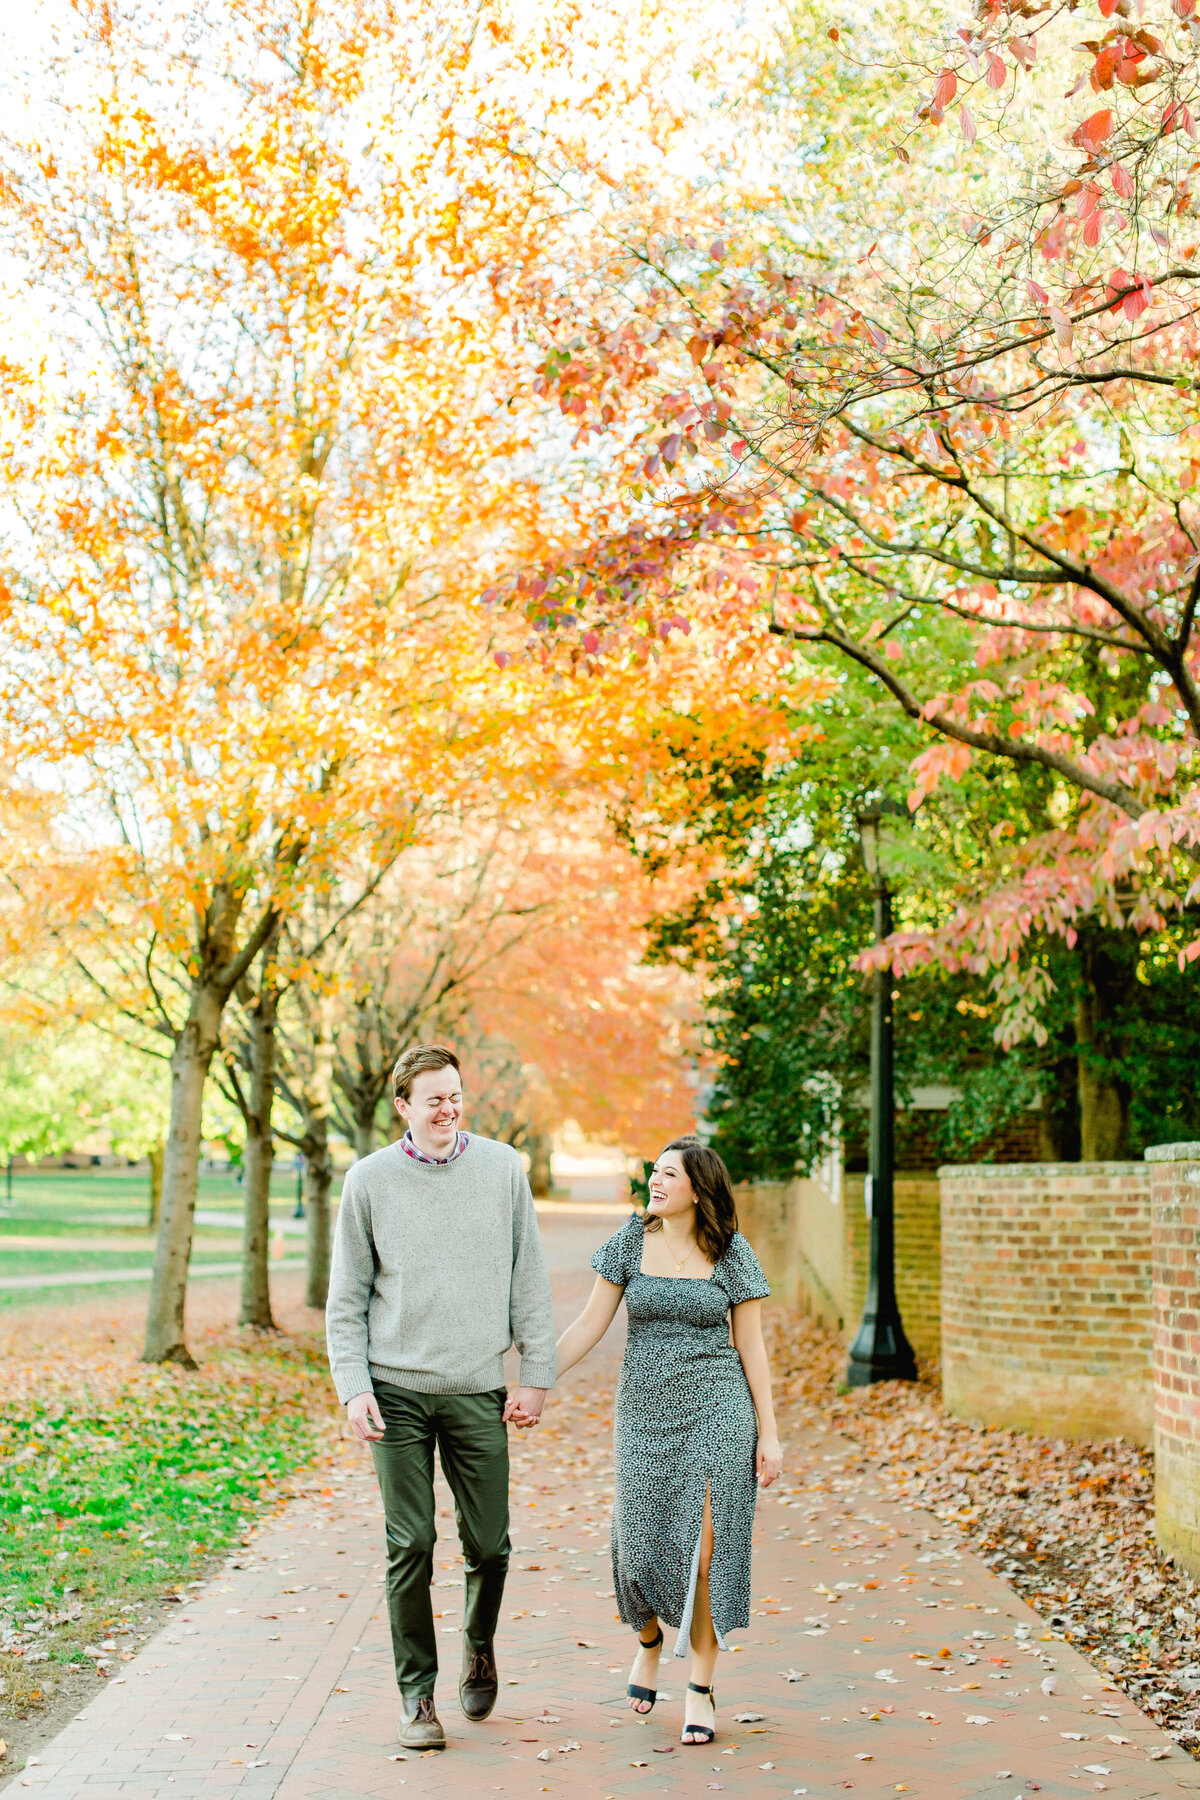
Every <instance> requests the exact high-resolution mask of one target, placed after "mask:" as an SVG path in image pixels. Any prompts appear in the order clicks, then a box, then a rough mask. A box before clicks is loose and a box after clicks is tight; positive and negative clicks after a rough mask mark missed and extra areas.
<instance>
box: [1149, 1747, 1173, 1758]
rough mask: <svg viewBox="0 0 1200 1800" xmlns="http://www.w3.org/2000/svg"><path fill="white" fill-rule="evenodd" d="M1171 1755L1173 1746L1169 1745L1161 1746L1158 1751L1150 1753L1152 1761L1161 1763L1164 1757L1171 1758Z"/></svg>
mask: <svg viewBox="0 0 1200 1800" xmlns="http://www.w3.org/2000/svg"><path fill="white" fill-rule="evenodd" d="M1170 1754H1171V1746H1170V1745H1169V1744H1160V1745H1159V1746H1158V1749H1157V1750H1152V1751H1151V1752H1150V1761H1151V1762H1161V1761H1162V1759H1163V1757H1164V1756H1170Z"/></svg>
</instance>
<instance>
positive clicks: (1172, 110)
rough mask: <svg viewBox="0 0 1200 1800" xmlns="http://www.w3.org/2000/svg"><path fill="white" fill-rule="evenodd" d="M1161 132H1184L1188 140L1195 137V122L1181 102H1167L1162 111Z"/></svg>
mask: <svg viewBox="0 0 1200 1800" xmlns="http://www.w3.org/2000/svg"><path fill="white" fill-rule="evenodd" d="M1163 131H1164V133H1165V132H1168V131H1186V132H1187V134H1188V136H1189V137H1190V138H1193V139H1194V138H1195V136H1196V121H1195V120H1194V119H1193V118H1192V115H1191V113H1190V112H1189V110H1188V108H1187V107H1186V106H1184V104H1183V102H1182V101H1181V100H1169V101H1168V102H1167V105H1166V108H1165V109H1164V111H1163Z"/></svg>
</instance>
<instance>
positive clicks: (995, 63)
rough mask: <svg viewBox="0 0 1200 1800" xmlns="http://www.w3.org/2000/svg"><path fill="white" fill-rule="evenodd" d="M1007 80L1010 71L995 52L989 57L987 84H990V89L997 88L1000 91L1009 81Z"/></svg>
mask: <svg viewBox="0 0 1200 1800" xmlns="http://www.w3.org/2000/svg"><path fill="white" fill-rule="evenodd" d="M1007 79H1008V70H1007V69H1006V68H1005V66H1004V63H1003V61H1002V59H1001V58H1000V57H998V56H997V55H996V54H995V52H994V51H993V52H991V53H990V54H989V56H988V66H987V84H988V86H989V87H990V88H995V89H997V90H998V89H1000V88H1002V87H1003V86H1004V83H1005V82H1006V81H1007Z"/></svg>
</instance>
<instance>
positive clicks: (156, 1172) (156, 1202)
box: [146, 1144, 166, 1231]
mask: <svg viewBox="0 0 1200 1800" xmlns="http://www.w3.org/2000/svg"><path fill="white" fill-rule="evenodd" d="M165 1149H166V1145H165V1144H155V1146H154V1148H153V1150H151V1152H150V1154H149V1156H148V1158H147V1161H148V1162H149V1164H150V1216H149V1218H148V1219H147V1220H146V1229H147V1230H148V1231H157V1230H158V1221H159V1216H160V1214H161V1212H162V1186H163V1153H164V1151H165Z"/></svg>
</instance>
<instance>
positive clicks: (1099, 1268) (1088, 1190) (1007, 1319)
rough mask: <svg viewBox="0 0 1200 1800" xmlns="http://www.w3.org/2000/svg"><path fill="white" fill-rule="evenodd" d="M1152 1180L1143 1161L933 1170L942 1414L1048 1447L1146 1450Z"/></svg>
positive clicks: (1149, 1397) (1148, 1429) (1149, 1408)
mask: <svg viewBox="0 0 1200 1800" xmlns="http://www.w3.org/2000/svg"><path fill="white" fill-rule="evenodd" d="M1149 1177H1150V1171H1149V1169H1148V1167H1147V1166H1146V1165H1145V1164H1143V1163H1009V1164H991V1165H989V1164H977V1165H974V1166H968V1167H963V1168H947V1169H942V1170H941V1171H940V1178H941V1188H942V1384H943V1394H944V1397H945V1401H946V1405H947V1407H948V1408H949V1410H950V1411H951V1412H953V1413H955V1414H957V1415H958V1417H959V1418H964V1419H973V1420H978V1421H980V1422H981V1423H983V1424H987V1425H1008V1426H1015V1427H1017V1428H1018V1429H1021V1430H1025V1431H1036V1432H1039V1433H1044V1434H1046V1435H1048V1436H1053V1437H1072V1438H1081V1437H1118V1436H1125V1437H1128V1438H1131V1439H1133V1440H1135V1441H1136V1442H1138V1443H1148V1442H1149V1441H1150V1437H1151V1432H1152V1429H1153V1391H1152V1386H1151V1296H1150V1288H1151V1256H1150V1179H1149Z"/></svg>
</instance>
